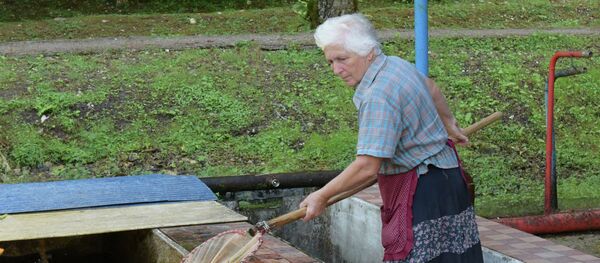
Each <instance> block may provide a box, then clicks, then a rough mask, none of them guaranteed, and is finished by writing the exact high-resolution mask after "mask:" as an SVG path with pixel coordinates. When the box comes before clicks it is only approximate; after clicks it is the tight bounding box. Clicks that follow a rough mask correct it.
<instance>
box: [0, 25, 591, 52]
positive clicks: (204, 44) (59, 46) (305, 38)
mask: <svg viewBox="0 0 600 263" xmlns="http://www.w3.org/2000/svg"><path fill="white" fill-rule="evenodd" d="M534 33H548V34H569V35H600V28H577V29H575V28H572V29H479V30H464V29H461V30H458V29H457V30H449V29H433V30H430V32H429V35H430V37H431V38H456V37H472V38H479V37H506V36H528V35H532V34H534ZM413 35H414V34H413V31H408V30H384V31H381V32H380V38H381V40H382V41H388V40H390V39H394V38H400V39H409V38H413ZM240 42H254V43H256V44H257V45H259V46H260V47H261V48H262V49H265V50H277V49H284V48H286V47H288V46H290V45H293V46H296V47H300V48H312V47H314V41H313V39H312V34H311V33H301V34H296V35H250V34H248V35H230V36H182V37H126V38H96V39H75V40H49V41H19V42H5V43H0V55H4V56H19V55H36V54H54V53H64V52H74V53H93V52H101V51H105V50H117V49H134V50H139V49H145V48H164V49H172V50H176V49H185V48H214V47H218V48H229V47H234V46H235V44H236V43H240Z"/></svg>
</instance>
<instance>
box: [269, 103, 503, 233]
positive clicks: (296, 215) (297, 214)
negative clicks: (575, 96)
mask: <svg viewBox="0 0 600 263" xmlns="http://www.w3.org/2000/svg"><path fill="white" fill-rule="evenodd" d="M501 117H502V112H494V113H492V114H491V115H490V116H487V117H485V118H483V119H482V120H480V121H478V122H476V123H474V124H472V125H471V126H469V127H467V128H465V129H464V130H463V132H464V133H465V135H467V136H469V135H471V134H473V133H474V132H476V131H478V130H480V129H482V128H483V127H486V126H488V125H490V124H491V123H493V122H494V121H497V120H498V119H500V118H501ZM376 182H377V178H374V179H373V180H369V181H367V182H364V183H362V184H360V185H359V186H357V187H356V188H354V189H351V190H348V191H345V192H342V193H340V194H337V195H335V196H334V197H332V198H331V199H329V201H327V206H330V205H332V204H335V203H337V202H338V201H340V200H343V199H346V198H348V197H350V196H353V195H354V194H356V193H358V192H360V191H362V190H364V189H365V188H367V187H369V186H371V185H373V184H375V183H376ZM305 215H306V207H302V208H300V209H297V210H295V211H292V212H289V213H287V214H284V215H281V216H278V217H276V218H273V219H271V220H269V221H267V224H268V227H269V228H276V227H280V226H283V225H285V224H288V223H291V222H294V221H296V220H298V219H301V218H303V217H304V216H305Z"/></svg>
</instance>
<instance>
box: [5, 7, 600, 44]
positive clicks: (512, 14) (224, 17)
mask: <svg viewBox="0 0 600 263" xmlns="http://www.w3.org/2000/svg"><path fill="white" fill-rule="evenodd" d="M57 1H59V0H57ZM60 1H62V0H60ZM90 1H91V0H90ZM25 2H27V3H29V1H25ZM49 2H52V1H44V2H42V3H39V4H36V6H37V7H39V8H30V5H21V4H18V3H21V2H18V3H17V2H15V3H14V4H13V6H11V8H3V6H0V21H13V20H14V19H9V17H10V16H12V15H20V16H24V17H26V18H27V19H20V20H19V21H13V22H6V23H0V41H18V40H42V39H65V38H94V37H117V36H122V37H125V36H181V35H199V34H206V35H229V34H246V33H264V34H273V33H284V34H287V33H296V32H310V31H311V24H310V23H309V22H308V21H307V20H306V19H303V17H304V16H300V15H297V14H296V13H295V12H294V10H296V11H299V10H302V11H299V12H300V13H304V11H303V10H304V7H303V6H304V5H302V4H298V5H297V6H296V8H292V6H293V3H298V2H297V1H291V2H286V1H281V2H279V1H277V2H276V4H275V1H273V2H274V4H272V5H271V4H266V5H265V6H268V7H269V8H265V9H229V7H228V4H227V3H232V2H230V1H222V2H219V3H221V4H222V7H221V8H219V9H218V10H216V11H218V12H212V13H206V12H208V11H211V10H213V9H201V8H200V9H194V8H191V9H190V8H182V9H181V10H178V9H168V8H167V7H169V3H170V4H175V3H178V1H171V2H169V3H165V4H163V2H164V1H156V5H154V6H153V5H152V4H150V3H147V4H145V5H143V6H144V8H147V9H144V10H138V11H136V9H135V8H134V6H132V9H131V10H130V9H124V10H122V12H118V10H115V9H110V8H109V9H108V10H106V11H98V12H96V11H93V9H94V7H102V6H104V5H103V4H98V5H93V4H92V3H91V2H90V4H87V5H83V4H82V7H81V8H82V9H84V10H86V8H87V9H91V10H92V11H90V12H87V11H83V10H82V11H78V9H77V8H74V7H72V8H70V7H68V5H51V7H47V8H52V10H56V11H52V12H51V14H48V15H44V14H38V13H31V12H38V11H43V10H44V6H45V4H47V3H49ZM84 2H85V1H82V2H81V3H84ZM184 2H186V3H187V2H190V3H191V2H194V3H196V4H198V5H200V4H202V3H212V1H184ZM243 2H246V1H243ZM249 2H250V4H251V5H255V4H258V3H259V2H260V1H249ZM311 2H314V1H306V3H307V4H308V5H307V8H310V3H311ZM0 3H1V2H0ZM78 3H79V2H78ZM153 3H154V2H153ZM186 3H181V4H180V6H183V7H185V6H186ZM148 4H150V5H148ZM243 4H245V3H243ZM108 5H111V3H108ZM140 7H141V6H140ZM163 7H165V8H167V9H162V8H163ZM298 7H301V8H298ZM359 7H360V12H362V13H364V14H365V15H366V16H367V17H369V18H370V19H371V20H372V21H373V22H374V24H375V26H376V28H378V29H394V30H399V29H404V30H409V31H412V29H413V28H414V25H413V20H414V19H413V5H412V4H411V3H407V2H406V1H369V2H366V1H365V2H362V3H359ZM312 8H316V5H314V6H312ZM119 10H120V9H119ZM307 10H308V9H307ZM213 11H214V10H213ZM2 12H6V14H3V13H2ZM63 12H64V13H66V14H64V13H63ZM429 12H430V21H429V26H430V28H433V29H435V28H443V29H447V28H470V29H489V28H572V27H582V26H584V27H597V26H600V17H599V14H600V2H599V1H593V0H575V1H545V0H535V1H516V0H511V1H476V2H473V1H432V2H430V4H429ZM308 13H310V12H308ZM125 14H131V15H125ZM191 19H194V21H195V23H191V22H190V21H191ZM313 26H314V25H313Z"/></svg>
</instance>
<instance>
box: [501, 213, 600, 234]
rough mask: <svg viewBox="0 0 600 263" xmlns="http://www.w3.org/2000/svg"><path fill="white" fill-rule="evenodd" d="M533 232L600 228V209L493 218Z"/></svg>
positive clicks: (547, 232) (560, 231)
mask: <svg viewBox="0 0 600 263" xmlns="http://www.w3.org/2000/svg"><path fill="white" fill-rule="evenodd" d="M492 221H495V222H498V223H500V224H504V225H507V226H510V227H512V228H516V229H519V230H521V231H524V232H527V233H531V234H549V233H562V232H575V231H587V230H600V210H590V211H581V212H571V213H556V214H550V215H538V216H524V217H512V218H499V219H492Z"/></svg>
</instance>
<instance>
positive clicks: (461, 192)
mask: <svg viewBox="0 0 600 263" xmlns="http://www.w3.org/2000/svg"><path fill="white" fill-rule="evenodd" d="M428 168H429V171H428V172H427V173H426V174H423V175H421V176H419V179H418V182H417V187H416V190H415V194H414V197H413V204H412V212H413V220H412V225H413V235H414V244H413V248H412V250H411V251H410V253H409V255H408V257H407V258H406V259H404V260H401V261H385V262H389V263H392V262H394V263H396V262H398V263H400V262H444V263H452V262H465V263H478V262H483V256H482V251H481V243H480V241H479V234H478V231H477V224H476V222H475V212H474V210H473V205H472V204H471V199H470V194H469V192H468V191H467V187H466V184H465V182H464V179H463V177H462V175H461V173H460V169H459V168H454V169H440V168H437V167H435V166H431V165H430V166H429V167H428Z"/></svg>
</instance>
